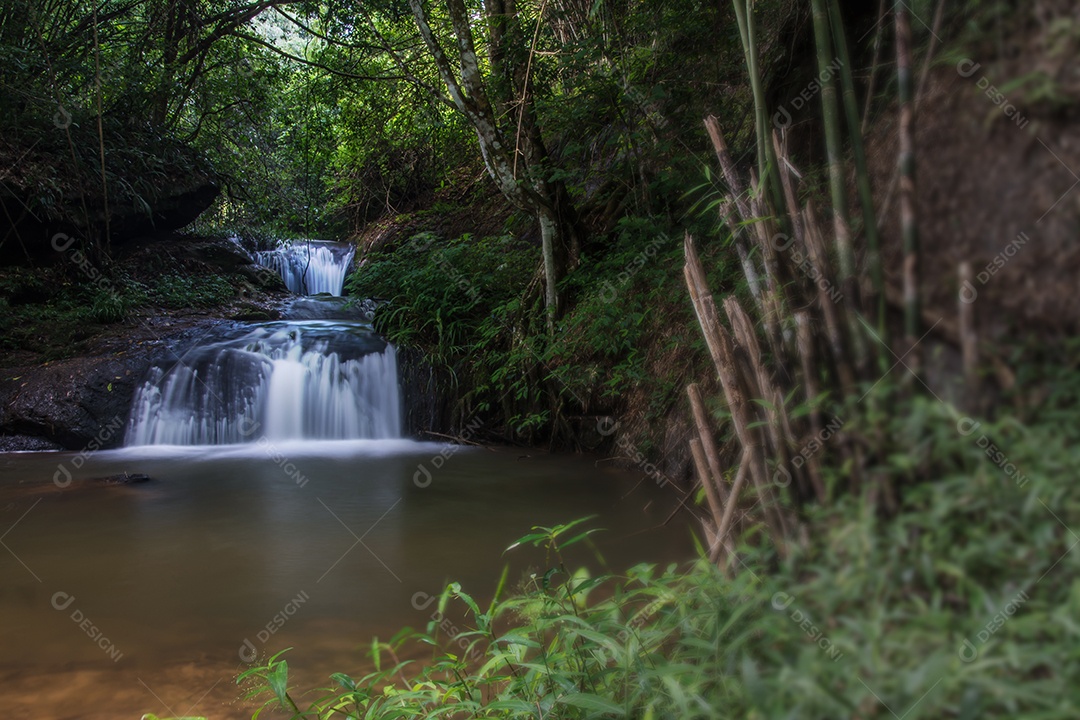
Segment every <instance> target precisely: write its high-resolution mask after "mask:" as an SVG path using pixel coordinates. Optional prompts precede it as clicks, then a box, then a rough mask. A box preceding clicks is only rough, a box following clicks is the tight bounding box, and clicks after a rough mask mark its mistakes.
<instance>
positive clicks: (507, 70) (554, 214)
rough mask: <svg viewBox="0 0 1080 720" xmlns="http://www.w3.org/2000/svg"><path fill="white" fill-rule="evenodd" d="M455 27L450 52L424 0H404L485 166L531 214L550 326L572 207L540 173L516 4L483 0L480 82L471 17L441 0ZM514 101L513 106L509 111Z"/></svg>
mask: <svg viewBox="0 0 1080 720" xmlns="http://www.w3.org/2000/svg"><path fill="white" fill-rule="evenodd" d="M445 4H446V9H447V12H448V15H449V18H450V24H451V26H452V29H453V36H454V45H455V46H456V53H455V60H454V62H451V60H450V56H449V54H448V53H447V51H446V50H444V49H443V47H442V45H441V43H440V42H439V40H438V38H437V37H436V35H435V32H434V30H433V29H432V27H431V22H430V15H429V14H428V12H427V9H426V8H425V4H424V0H409V7H410V8H411V9H412V12H413V17H414V19H415V20H416V26H417V29H418V30H419V31H420V36H421V38H422V39H423V41H424V44H425V45H427V47H428V51H429V52H430V54H431V57H432V59H433V60H434V61H435V67H436V69H437V70H438V72H439V76H440V77H441V78H442V81H443V83H444V84H445V86H446V89H447V92H448V93H449V95H450V101H451V104H452V105H453V106H454V107H455V108H456V109H457V110H458V111H460V112H461V113H462V114H463V115H464V116H465V118H466V119H467V120H468V121H469V124H471V125H472V126H473V129H474V130H475V131H476V136H477V139H478V140H479V142H480V150H481V153H482V154H483V157H484V164H485V166H486V167H487V170H488V174H489V175H490V176H491V177H492V179H493V180H495V182H496V183H497V184H498V186H499V189H500V190H501V191H502V193H503V195H504V196H505V197H506V198H507V200H509V201H510V202H511V203H512V204H513V205H514V206H515V207H517V208H519V209H521V210H524V211H526V212H528V213H530V214H531V215H533V216H534V217H535V218H536V220H537V224H538V225H539V226H540V235H541V240H542V257H543V265H544V280H545V292H544V305H545V309H546V314H547V326H548V331H549V333H554V330H555V320H556V318H557V316H558V308H559V294H558V283H559V279H560V278H561V275H562V273H561V268H562V267H563V265H564V263H563V262H562V260H563V258H564V256H565V254H566V253H565V252H564V250H565V248H564V247H563V246H564V243H565V240H566V238H567V237H568V236H569V235H571V234H572V233H569V232H568V231H567V228H569V227H570V226H571V225H572V224H573V221H572V218H573V208H572V207H570V206H569V200H568V198H566V197H565V195H566V193H565V189H564V188H563V187H562V186H561V185H559V184H550V183H547V182H545V181H544V180H543V179H542V172H541V168H542V166H543V165H544V163H545V162H546V161H547V151H546V148H545V147H544V143H543V140H542V138H541V134H540V131H539V127H538V126H537V123H536V116H535V112H534V108H533V104H532V102H533V101H532V93H531V83H530V78H529V74H530V67H531V56H530V61H529V62H524V63H523V62H521V59H520V57H516V56H520V55H521V52H517V53H514V52H513V51H514V50H518V51H520V50H521V48H518V47H517V46H516V43H521V42H524V36H523V34H522V33H521V32H520V27H519V24H518V18H517V12H516V7H515V6H514V5H513V4H512V3H507V2H499V1H498V0H487V2H485V7H484V11H485V13H486V16H487V17H486V19H487V21H488V23H487V29H488V33H489V37H488V41H489V42H488V59H489V62H490V71H489V74H490V75H494V76H495V77H494V78H489V79H488V82H485V80H484V75H483V72H482V71H481V67H480V63H479V59H478V57H477V50H476V44H475V42H474V40H473V31H472V26H471V24H470V17H469V14H468V11H467V10H466V7H465V3H464V1H463V0H445ZM511 109H514V111H513V112H508V111H509V110H511Z"/></svg>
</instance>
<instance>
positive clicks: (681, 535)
mask: <svg viewBox="0 0 1080 720" xmlns="http://www.w3.org/2000/svg"><path fill="white" fill-rule="evenodd" d="M308 249H311V248H310V246H293V247H291V248H288V249H286V250H284V251H279V252H278V254H277V255H275V256H274V257H269V256H267V257H261V258H260V262H264V264H267V265H268V266H270V267H276V268H278V269H279V270H280V271H281V272H282V273H283V276H284V277H285V278H286V281H287V282H289V283H290V287H294V286H295V287H299V288H301V289H306V290H308V291H310V292H319V291H323V290H325V291H326V292H330V293H333V294H335V295H339V294H340V293H341V280H342V278H344V275H345V272H346V270H347V267H348V264H349V262H350V261H351V258H352V255H351V252H350V251H348V250H342V248H340V247H336V246H333V245H331V244H328V243H327V244H321V245H316V247H314V248H313V249H311V253H310V260H311V262H310V263H306V264H305V265H304V266H303V268H304V270H303V271H302V272H301V273H300V274H299V275H298V274H297V272H296V268H297V267H298V264H297V263H298V261H297V258H299V257H301V253H303V254H304V257H305V260H306V259H307V255H306V254H307V252H308ZM297 278H300V281H299V284H297ZM372 309H373V307H372V305H371V303H367V304H362V303H356V304H351V305H350V304H347V303H346V301H345V300H344V299H342V298H340V297H330V296H326V295H323V296H319V297H298V298H296V299H294V300H293V301H292V302H290V303H289V304H288V306H287V307H286V309H285V313H286V316H287V317H290V318H291V319H287V320H282V321H276V322H268V323H258V324H239V323H221V324H218V325H215V326H214V327H213V328H212V329H211V331H210V332H208V334H207V335H206V336H205V337H203V338H202V339H201V341H200V342H198V343H197V345H196V346H195V347H193V349H191V350H190V351H189V352H187V353H186V354H185V355H183V356H182V357H179V358H176V359H175V361H174V362H172V363H170V364H165V365H162V366H160V367H154V368H150V369H149V371H148V373H147V376H146V380H145V383H144V384H143V385H142V387H141V389H140V390H139V391H138V393H137V395H136V398H135V400H134V402H133V405H132V408H131V414H130V419H129V421H128V426H127V434H126V443H125V444H126V447H124V448H122V449H120V450H109V451H97V452H83V453H14V454H7V455H3V454H0V545H2V547H0V550H2V551H0V577H2V578H3V581H2V582H0V707H2V708H3V715H4V716H5V717H15V718H35V719H43V720H50V719H55V720H60V719H61V718H64V719H67V718H80V719H83V720H106V719H108V720H114V719H115V718H122V717H129V718H137V717H140V716H141V715H142V714H143V713H155V714H157V715H160V716H162V717H179V716H206V717H210V718H214V719H215V720H219V719H222V718H248V717H251V713H252V710H253V706H252V705H251V704H250V703H248V702H243V701H241V700H239V699H238V698H239V696H240V695H241V692H240V691H239V690H238V689H237V688H236V686H235V684H234V680H235V677H236V675H237V673H238V672H240V671H242V670H244V669H245V668H247V667H249V666H250V665H249V663H250V662H252V661H253V660H257V659H259V658H265V657H266V656H268V655H269V654H272V653H275V652H277V651H280V650H282V649H285V648H288V647H294V648H296V649H295V650H294V651H293V652H292V653H290V668H291V674H290V684H291V685H294V684H297V685H301V686H304V687H321V686H324V685H325V684H326V682H327V678H328V676H329V674H330V673H332V672H335V671H343V672H347V673H353V674H354V675H360V674H363V672H365V671H367V670H369V669H370V667H371V663H370V660H368V659H367V657H366V655H365V652H364V651H365V649H366V648H368V647H370V643H371V639H372V637H374V636H378V637H381V638H384V639H386V638H389V637H390V636H392V635H393V634H394V633H395V632H396V631H397V630H398V629H400V628H401V627H403V626H413V627H423V626H424V625H425V624H426V623H427V622H428V620H429V619H430V618H431V615H432V609H431V606H430V604H428V603H427V599H428V598H430V597H431V596H433V595H435V594H437V593H439V592H440V591H441V590H442V588H444V587H445V586H446V583H447V582H448V581H451V580H456V581H459V582H462V583H463V585H464V586H465V587H466V589H467V590H468V591H469V592H470V593H472V594H474V595H476V596H477V597H478V598H484V597H485V596H486V595H488V594H489V593H490V592H491V591H492V590H493V588H494V586H495V582H496V579H497V577H498V575H499V573H500V571H501V569H502V567H503V565H504V563H509V564H510V566H511V569H512V572H513V573H514V577H521V575H522V573H525V572H527V571H528V570H529V569H530V568H535V567H540V566H542V565H543V563H544V562H545V559H544V557H543V555H542V554H540V553H539V552H536V553H531V554H530V552H528V551H516V552H515V553H514V554H513V555H511V556H507V555H504V554H503V551H504V549H505V548H506V547H507V546H508V545H509V544H510V543H511V542H512V541H513V540H514V539H516V538H518V537H520V536H521V535H524V534H526V533H527V532H529V530H530V528H531V527H532V526H534V525H537V524H554V523H559V522H566V521H569V520H571V519H574V518H578V517H582V516H585V515H589V514H596V515H597V516H598V519H597V520H596V525H597V526H598V527H603V528H606V532H605V533H603V534H602V535H601V536H600V537H599V541H598V542H599V547H600V549H601V551H602V552H603V553H604V554H605V558H606V563H607V564H608V566H609V567H610V568H611V569H613V570H615V571H620V570H625V569H626V568H628V567H629V565H631V564H636V563H638V562H646V561H652V562H665V561H669V560H674V559H684V558H686V557H688V556H689V555H690V552H691V548H690V542H689V531H688V529H687V524H686V522H685V521H680V520H681V518H679V519H677V520H675V521H670V520H671V517H672V511H673V509H674V508H675V507H677V499H676V497H675V496H674V494H673V493H671V492H670V491H669V490H664V489H661V488H658V487H656V485H655V483H653V482H652V481H651V480H649V479H642V478H640V476H634V475H632V474H628V473H624V472H619V471H615V470H614V469H612V468H611V467H610V465H607V464H600V463H597V462H595V461H592V460H589V459H583V458H559V457H549V456H544V455H535V456H533V455H531V454H530V453H526V452H522V451H518V450H489V449H481V448H464V447H460V446H446V445H438V444H434V443H422V442H417V441H415V440H409V439H404V438H402V437H401V434H402V427H401V426H402V419H401V418H402V399H401V396H400V391H399V382H398V375H397V360H396V353H395V350H394V348H393V346H391V345H390V344H388V343H387V342H386V341H385V340H384V339H382V338H381V337H379V336H378V335H376V334H375V333H374V331H373V330H372V328H371V325H370V320H371V313H372ZM119 473H138V474H142V475H145V476H148V477H149V478H150V479H149V480H147V481H144V482H140V483H137V484H117V483H108V482H102V481H101V478H103V477H109V476H114V475H116V474H119ZM583 547H584V546H581V549H583ZM571 562H574V563H590V562H591V563H592V564H593V567H594V568H596V569H597V570H599V569H601V568H600V567H599V566H598V565H597V564H596V563H595V560H594V559H592V558H591V556H589V555H573V556H571ZM455 612H457V614H456V615H454V616H453V618H452V620H451V622H452V623H453V625H454V626H455V627H460V628H462V629H464V628H466V627H467V626H468V623H467V622H466V620H465V618H464V617H463V616H462V615H461V614H460V608H459V609H458V610H457V611H455ZM408 652H409V653H412V654H413V655H414V656H416V657H420V654H421V653H422V652H424V650H423V649H422V648H413V649H412V650H410V651H408Z"/></svg>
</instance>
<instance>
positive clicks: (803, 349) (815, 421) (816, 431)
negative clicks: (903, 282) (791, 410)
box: [795, 310, 828, 505]
mask: <svg viewBox="0 0 1080 720" xmlns="http://www.w3.org/2000/svg"><path fill="white" fill-rule="evenodd" d="M795 329H796V335H797V338H798V347H799V360H800V362H801V364H802V375H803V391H804V392H805V393H806V403H807V405H809V407H810V432H811V433H812V435H813V437H816V438H819V437H821V410H820V409H819V408H818V403H817V401H818V386H817V375H816V373H815V372H814V339H813V330H812V329H811V327H810V314H809V313H808V312H806V311H805V310H800V311H798V312H796V313H795ZM806 470H807V474H808V475H809V476H810V484H811V485H813V487H814V493H815V494H816V495H817V499H818V502H819V503H821V504H823V505H824V504H825V502H826V501H827V500H828V496H827V493H826V492H825V483H824V481H823V480H822V478H821V468H820V467H819V463H818V459H817V455H811V456H810V459H809V460H807V462H806Z"/></svg>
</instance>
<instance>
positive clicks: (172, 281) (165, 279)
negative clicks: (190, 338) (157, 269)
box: [146, 272, 236, 310]
mask: <svg viewBox="0 0 1080 720" xmlns="http://www.w3.org/2000/svg"><path fill="white" fill-rule="evenodd" d="M235 295H236V290H235V289H234V288H233V286H232V285H231V284H230V283H229V281H228V280H226V279H225V278H223V277H221V276H219V275H211V274H202V275H198V274H194V275H187V274H180V273H176V272H173V273H169V274H166V275H163V276H161V277H160V278H158V279H157V280H155V281H154V283H153V284H152V285H150V286H149V287H147V289H146V296H147V298H148V300H149V301H150V302H152V303H154V304H157V305H160V306H162V307H166V308H170V309H173V310H182V309H184V308H192V307H195V308H207V307H214V306H217V305H221V304H222V303H224V302H226V301H227V300H230V299H231V298H233V297H234V296H235Z"/></svg>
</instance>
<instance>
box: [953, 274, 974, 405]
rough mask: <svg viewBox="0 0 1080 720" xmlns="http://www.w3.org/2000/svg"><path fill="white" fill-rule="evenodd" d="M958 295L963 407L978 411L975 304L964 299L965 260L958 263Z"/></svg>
mask: <svg viewBox="0 0 1080 720" xmlns="http://www.w3.org/2000/svg"><path fill="white" fill-rule="evenodd" d="M959 279H960V293H959V302H958V303H957V304H958V308H959V315H960V351H961V355H962V357H963V364H964V392H965V394H966V395H967V398H966V402H965V405H966V406H967V408H968V410H970V411H975V410H977V409H978V400H979V377H978V375H977V370H978V365H979V344H978V343H979V338H978V335H977V334H976V332H975V303H973V302H972V301H971V299H970V298H968V299H965V294H964V293H965V289H966V288H968V287H973V286H972V284H971V283H972V279H973V277H972V270H971V263H970V262H967V261H966V260H965V261H964V262H962V263H960V270H959Z"/></svg>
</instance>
